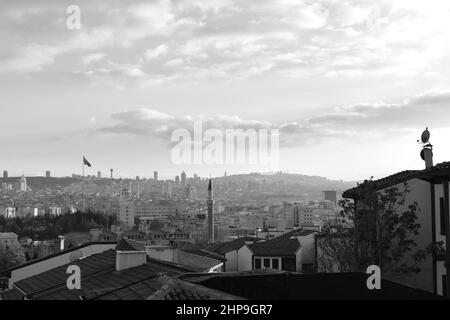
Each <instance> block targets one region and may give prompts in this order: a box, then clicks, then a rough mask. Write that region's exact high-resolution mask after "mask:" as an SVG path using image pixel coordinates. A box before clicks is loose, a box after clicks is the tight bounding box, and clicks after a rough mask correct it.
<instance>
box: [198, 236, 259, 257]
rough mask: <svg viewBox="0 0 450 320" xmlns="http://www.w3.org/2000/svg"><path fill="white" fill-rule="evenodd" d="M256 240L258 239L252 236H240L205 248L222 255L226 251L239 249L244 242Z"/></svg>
mask: <svg viewBox="0 0 450 320" xmlns="http://www.w3.org/2000/svg"><path fill="white" fill-rule="evenodd" d="M256 241H258V239H256V238H254V237H242V238H238V239H236V240H233V241H229V242H223V243H218V244H215V245H213V246H211V247H209V248H207V250H208V251H212V252H215V253H218V254H222V255H224V254H225V253H228V252H230V251H233V250H237V249H240V248H241V247H242V246H244V245H245V244H246V242H256Z"/></svg>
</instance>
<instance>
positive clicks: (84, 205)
mask: <svg viewBox="0 0 450 320" xmlns="http://www.w3.org/2000/svg"><path fill="white" fill-rule="evenodd" d="M82 164H83V170H82V171H83V173H82V174H83V212H85V211H86V202H85V199H84V184H85V179H84V156H83V159H82Z"/></svg>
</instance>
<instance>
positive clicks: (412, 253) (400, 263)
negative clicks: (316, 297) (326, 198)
mask: <svg viewBox="0 0 450 320" xmlns="http://www.w3.org/2000/svg"><path fill="white" fill-rule="evenodd" d="M356 190H357V192H358V194H357V197H356V198H357V199H358V200H357V201H356V204H355V203H354V202H353V201H350V200H348V199H345V200H342V201H340V206H341V208H342V210H341V216H342V218H344V219H346V220H350V221H353V225H354V226H353V227H352V228H348V229H345V230H336V229H333V228H328V229H326V230H325V232H324V234H323V235H322V237H323V238H322V239H321V240H320V241H318V246H319V248H320V250H321V252H322V254H321V257H320V258H319V259H320V260H319V264H320V266H321V268H322V269H324V270H325V271H328V272H331V271H340V272H351V271H360V272H365V271H366V268H367V267H368V266H369V265H378V266H379V267H380V269H381V270H382V272H383V273H391V274H393V275H404V274H409V273H414V272H415V273H418V272H420V268H419V267H418V265H419V263H420V262H421V261H422V260H424V259H425V258H426V256H427V254H428V253H427V251H426V250H422V249H417V243H416V242H415V240H414V236H416V235H418V234H419V230H420V224H418V223H417V212H418V211H419V208H418V205H417V202H412V203H409V204H406V196H407V194H408V193H410V189H409V187H408V184H407V183H404V185H403V188H398V187H395V186H394V187H390V188H387V189H385V190H384V191H377V189H376V185H375V183H373V181H372V180H366V181H365V182H364V183H362V184H359V185H358V188H357V189H356Z"/></svg>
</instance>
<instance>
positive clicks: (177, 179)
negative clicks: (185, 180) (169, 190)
mask: <svg viewBox="0 0 450 320" xmlns="http://www.w3.org/2000/svg"><path fill="white" fill-rule="evenodd" d="M175 183H176V184H179V183H180V176H176V177H175Z"/></svg>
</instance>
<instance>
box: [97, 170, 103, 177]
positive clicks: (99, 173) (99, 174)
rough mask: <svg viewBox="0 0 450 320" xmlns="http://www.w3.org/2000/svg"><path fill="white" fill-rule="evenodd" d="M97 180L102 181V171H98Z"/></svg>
mask: <svg viewBox="0 0 450 320" xmlns="http://www.w3.org/2000/svg"><path fill="white" fill-rule="evenodd" d="M97 178H98V179H101V178H102V172H101V171H97Z"/></svg>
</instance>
